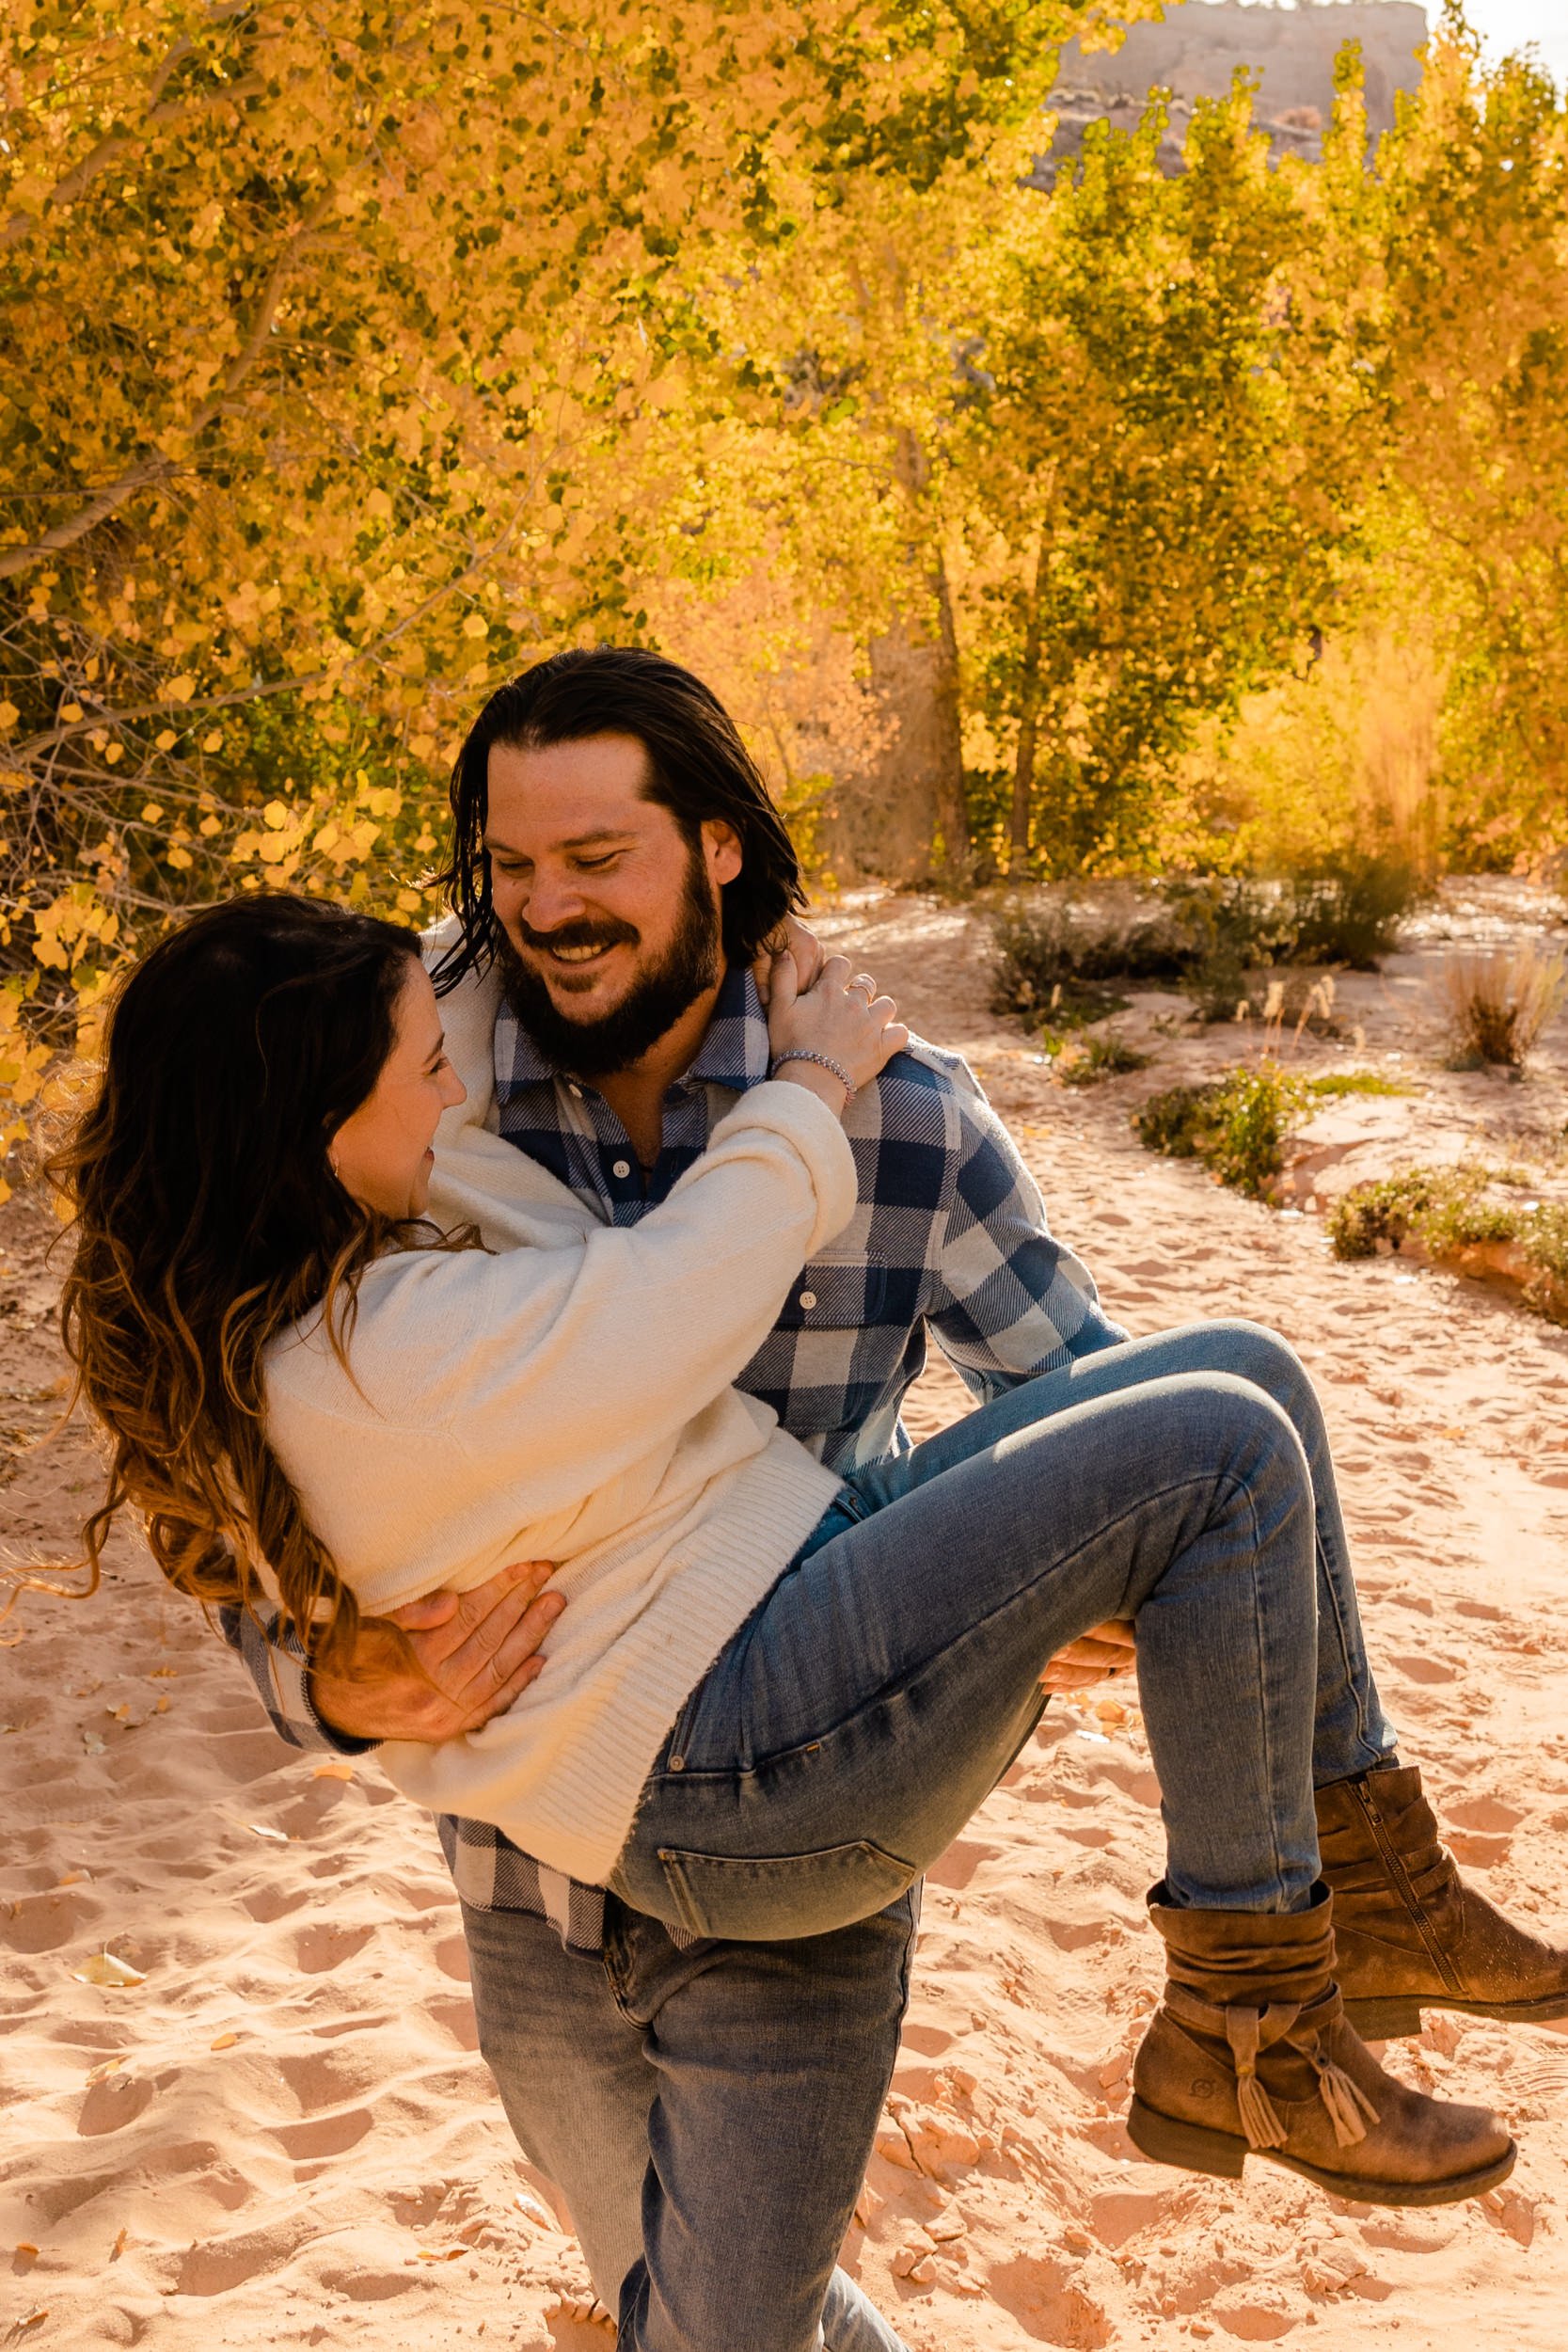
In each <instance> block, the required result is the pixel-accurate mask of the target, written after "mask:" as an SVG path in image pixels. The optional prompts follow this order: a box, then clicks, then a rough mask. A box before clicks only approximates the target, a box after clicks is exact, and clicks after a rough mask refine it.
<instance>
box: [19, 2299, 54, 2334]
mask: <svg viewBox="0 0 1568 2352" xmlns="http://www.w3.org/2000/svg"><path fill="white" fill-rule="evenodd" d="M48 2316H49V2306H48V2304H47V2303H40V2305H39V2307H38V2309H37V2311H32V2312H26V2313H25V2314H24V2317H23V2318H21V2319H19V2320H18V2321H17V2323H16V2325H17V2328H18V2330H19V2331H20V2330H21V2329H22V2328H41V2327H42V2326H43V2323H44V2321H45V2320H46V2319H47V2318H48Z"/></svg>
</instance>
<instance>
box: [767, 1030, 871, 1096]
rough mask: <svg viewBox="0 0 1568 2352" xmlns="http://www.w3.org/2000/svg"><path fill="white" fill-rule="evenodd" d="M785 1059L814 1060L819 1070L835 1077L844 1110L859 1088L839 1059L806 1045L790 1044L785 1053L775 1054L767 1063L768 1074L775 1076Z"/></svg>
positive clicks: (771, 1076) (782, 1066)
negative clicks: (840, 1092) (819, 1052)
mask: <svg viewBox="0 0 1568 2352" xmlns="http://www.w3.org/2000/svg"><path fill="white" fill-rule="evenodd" d="M786 1061H814V1062H815V1063H816V1066H817V1068H818V1069H819V1070H825V1071H826V1072H827V1073H828V1075H829V1076H830V1077H831V1078H836V1079H837V1080H838V1083H839V1085H840V1086H841V1087H842V1088H843V1089H844V1107H845V1109H846V1110H847V1109H848V1107H849V1105H850V1104H851V1103H852V1102H853V1101H854V1099H855V1096H856V1094H857V1093H858V1092H859V1090H860V1089H858V1088H857V1086H856V1084H855V1081H854V1080H853V1078H851V1077H850V1075H849V1073H848V1072H847V1070H846V1069H845V1067H844V1064H843V1063H842V1062H841V1061H834V1059H833V1057H832V1055H831V1054H814V1053H813V1052H812V1050H811V1048H810V1047H809V1046H807V1045H792V1046H791V1047H790V1048H789V1050H788V1052H787V1053H784V1054H775V1055H774V1057H773V1058H772V1060H771V1061H770V1062H769V1063H768V1076H769V1077H770V1078H776V1077H777V1076H778V1074H779V1073H780V1071H781V1070H782V1069H783V1068H784V1064H785V1062H786Z"/></svg>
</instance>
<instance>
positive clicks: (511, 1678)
mask: <svg viewBox="0 0 1568 2352" xmlns="http://www.w3.org/2000/svg"><path fill="white" fill-rule="evenodd" d="M554 1573H555V1564H554V1562H553V1561H549V1560H527V1561H523V1562H520V1563H519V1564H518V1565H515V1566H513V1567H508V1568H502V1569H500V1570H499V1573H498V1574H497V1575H495V1576H493V1577H491V1579H490V1580H489V1581H488V1583H485V1584H476V1585H475V1587H474V1589H473V1591H472V1592H471V1593H446V1592H442V1593H429V1594H427V1595H426V1597H425V1598H424V1599H423V1600H414V1601H410V1602H409V1603H408V1606H407V1607H406V1608H405V1609H395V1610H394V1611H393V1612H392V1613H391V1615H390V1616H388V1617H367V1618H365V1619H364V1620H363V1621H362V1623H361V1625H360V1628H359V1634H358V1639H357V1640H356V1643H355V1645H354V1656H353V1659H352V1661H350V1665H349V1670H348V1672H347V1673H346V1674H344V1675H328V1674H322V1673H320V1672H316V1673H313V1674H312V1675H311V1677H310V1695H311V1698H312V1699H313V1700H314V1702H315V1706H316V1711H317V1713H318V1714H319V1715H320V1716H321V1717H322V1719H323V1721H324V1722H325V1723H326V1724H329V1725H330V1726H331V1728H332V1729H333V1730H334V1731H341V1732H344V1733H346V1734H347V1736H348V1737H349V1738H350V1739H351V1740H425V1741H430V1742H435V1741H436V1740H455V1739H456V1738H457V1737H458V1735H459V1734H460V1733H461V1732H465V1731H477V1730H478V1729H479V1726H480V1725H481V1724H487V1723H488V1722H489V1720H490V1718H491V1716H492V1715H499V1714H500V1713H501V1712H502V1711H503V1709H505V1708H508V1707H510V1706H511V1704H512V1702H513V1700H514V1699H515V1697H516V1696H517V1693H518V1692H519V1691H526V1690H527V1688H528V1686H529V1684H530V1683H531V1681H532V1680H533V1678H534V1677H535V1676H536V1675H538V1674H540V1673H541V1672H542V1671H543V1669H544V1664H545V1661H544V1660H543V1658H541V1657H540V1656H539V1655H538V1651H539V1645H540V1644H541V1642H543V1640H544V1638H545V1636H546V1633H547V1632H548V1631H549V1629H550V1627H551V1626H552V1625H553V1624H554V1623H555V1621H556V1619H557V1617H559V1616H560V1614H561V1613H562V1609H564V1608H565V1606H566V1603H565V1601H564V1600H563V1599H562V1597H561V1595H560V1594H559V1593H547V1592H546V1591H545V1589H544V1587H545V1584H546V1581H548V1579H549V1578H550V1577H551V1576H552V1575H553V1574H554Z"/></svg>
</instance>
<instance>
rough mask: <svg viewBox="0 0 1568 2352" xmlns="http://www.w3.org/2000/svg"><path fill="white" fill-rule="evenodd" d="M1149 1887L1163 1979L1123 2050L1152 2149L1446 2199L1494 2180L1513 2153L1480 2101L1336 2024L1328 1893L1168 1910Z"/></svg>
mask: <svg viewBox="0 0 1568 2352" xmlns="http://www.w3.org/2000/svg"><path fill="white" fill-rule="evenodd" d="M1164 1892H1165V1890H1164V1886H1157V1887H1155V1888H1154V1889H1153V1891H1152V1893H1151V1894H1150V1897H1149V1915H1150V1916H1151V1918H1152V1919H1153V1921H1154V1924H1155V1926H1156V1927H1157V1928H1158V1929H1159V1931H1160V1933H1161V1934H1162V1935H1163V1936H1164V1941H1165V1949H1166V1955H1167V1964H1168V1967H1169V1971H1170V1974H1169V1978H1168V1979H1167V1982H1166V1985H1165V1997H1164V2001H1163V2002H1162V2003H1161V2005H1160V2007H1159V2009H1158V2010H1156V2011H1155V2013H1154V2017H1153V2019H1152V2021H1151V2023H1150V2025H1149V2028H1148V2033H1147V2034H1146V2035H1145V2036H1144V2040H1143V2043H1142V2046H1141V2047H1140V2049H1139V2051H1138V2055H1137V2057H1136V2058H1135V2059H1134V2061H1133V2065H1132V2091H1133V2097H1132V2110H1131V2112H1130V2113H1129V2115H1128V2118H1127V2128H1128V2131H1129V2133H1130V2134H1131V2135H1132V2141H1133V2144H1134V2145H1135V2146H1136V2147H1138V2148H1140V2149H1141V2150H1142V2151H1143V2153H1144V2154H1145V2155H1146V2156H1150V2157H1152V2158H1153V2160H1154V2162H1155V2163H1156V2164H1177V2165H1182V2166H1185V2168H1186V2169H1187V2170H1189V2171H1191V2172H1212V2173H1217V2174H1219V2175H1220V2176H1221V2177H1222V2178H1225V2179H1229V2180H1236V2179H1239V2178H1240V2176H1241V2171H1242V2167H1243V2163H1244V2162H1245V2160H1246V2158H1247V2157H1248V2156H1249V2155H1259V2156H1267V2157H1268V2158H1269V2159H1270V2161H1271V2162H1273V2163H1275V2164H1282V2165H1285V2166H1287V2167H1288V2168H1289V2169H1290V2170H1291V2171H1292V2172H1299V2173H1301V2174H1303V2175H1304V2177H1305V2178H1306V2179H1307V2180H1309V2181H1316V2182H1317V2183H1318V2185H1319V2186H1320V2187H1322V2188H1327V2189H1332V2190H1333V2192H1334V2193H1335V2195H1336V2196H1338V2197H1352V2198H1356V2199H1358V2200H1360V2201H1363V2202H1364V2203H1367V2204H1370V2205H1449V2204H1454V2203H1457V2201H1459V2200H1460V2199H1461V2198H1463V2197H1479V2196H1481V2194H1482V2192H1483V2191H1484V2190H1486V2189H1489V2188H1496V2186H1497V2183H1498V2182H1499V2181H1502V2180H1506V2179H1507V2177H1508V2175H1509V2173H1510V2172H1512V2171H1513V2159H1514V2156H1515V2154H1516V2153H1517V2151H1516V2150H1515V2148H1514V2145H1513V2140H1512V2139H1510V2137H1509V2136H1508V2134H1507V2132H1506V2131H1505V2130H1504V2129H1503V2127H1502V2125H1501V2124H1500V2123H1499V2122H1498V2121H1497V2117H1496V2116H1495V2115H1492V2114H1490V2113H1489V2112H1488V2111H1487V2109H1486V2108H1484V2107H1463V2106H1449V2104H1448V2103H1447V2102H1446V2101H1441V2100H1437V2099H1427V2098H1423V2097H1422V2095H1421V2093H1420V2092H1419V2091H1416V2090H1407V2089H1406V2088H1405V2086H1404V2084H1403V2083H1400V2082H1396V2081H1395V2080H1394V2077H1393V2076H1392V2075H1391V2074H1385V2073H1384V2071H1383V2069H1382V2067H1381V2066H1379V2064H1378V2062H1377V2060H1376V2059H1375V2058H1373V2056H1372V2054H1371V2052H1370V2050H1369V2049H1368V2047H1367V2045H1366V2043H1365V2042H1363V2041H1362V2040H1361V2038H1360V2036H1359V2035H1358V2034H1356V2033H1355V2032H1354V2029H1353V2028H1352V2027H1351V2026H1349V2025H1347V2024H1346V2022H1345V2015H1344V2010H1343V2008H1342V2006H1341V2004H1340V2000H1339V1993H1338V1986H1336V1985H1335V1983H1334V1982H1333V1980H1332V1975H1331V1970H1332V1965H1333V1953H1334V1927H1333V1918H1334V1907H1333V1901H1332V1898H1331V1897H1330V1896H1329V1895H1328V1893H1327V1891H1326V1890H1325V1889H1323V1888H1320V1889H1319V1890H1318V1893H1319V1895H1320V1896H1321V1898H1322V1899H1321V1900H1319V1901H1318V1902H1317V1903H1316V1904H1315V1906H1314V1908H1313V1909H1312V1910H1310V1911H1305V1912H1296V1913H1291V1914H1283V1915H1282V1914H1277V1913H1269V1914H1257V1913H1251V1912H1240V1911H1177V1910H1173V1909H1171V1908H1170V1907H1169V1906H1168V1905H1167V1904H1165V1903H1164V1900H1163V1897H1164Z"/></svg>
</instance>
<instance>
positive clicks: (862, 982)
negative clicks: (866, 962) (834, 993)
mask: <svg viewBox="0 0 1568 2352" xmlns="http://www.w3.org/2000/svg"><path fill="white" fill-rule="evenodd" d="M849 985H850V987H851V988H863V989H864V991H865V1001H866V1003H867V1004H870V1002H871V1000H872V998H873V997H874V996H875V995H876V993H877V983H876V981H875V980H874V979H873V978H872V977H871V975H870V973H869V972H857V973H856V975H855V977H854V978H853V979H852V980H851V981H850V983H849Z"/></svg>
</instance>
